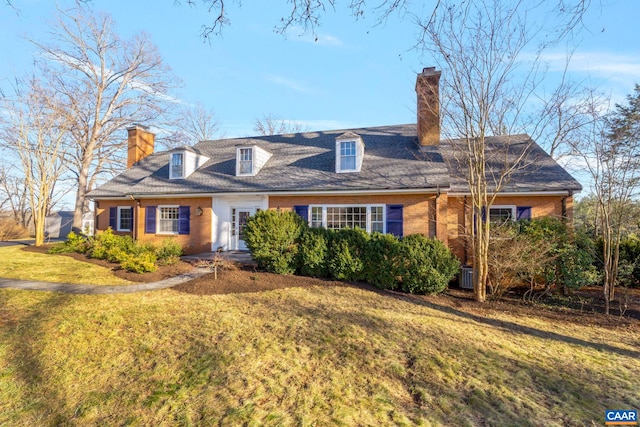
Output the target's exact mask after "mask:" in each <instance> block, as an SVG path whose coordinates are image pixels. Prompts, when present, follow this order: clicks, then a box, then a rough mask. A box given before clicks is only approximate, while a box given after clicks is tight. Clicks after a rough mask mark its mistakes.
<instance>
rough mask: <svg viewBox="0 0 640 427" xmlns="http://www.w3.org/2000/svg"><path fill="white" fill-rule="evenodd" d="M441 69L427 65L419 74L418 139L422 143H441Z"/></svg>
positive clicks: (417, 85) (417, 92)
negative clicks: (437, 69)
mask: <svg viewBox="0 0 640 427" xmlns="http://www.w3.org/2000/svg"><path fill="white" fill-rule="evenodd" d="M440 74H441V72H440V71H436V67H427V68H424V69H423V70H422V73H420V74H418V78H417V79H416V94H417V95H418V140H419V141H420V145H422V146H428V145H439V144H440V94H439V92H440Z"/></svg>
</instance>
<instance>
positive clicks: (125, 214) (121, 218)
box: [117, 206, 133, 231]
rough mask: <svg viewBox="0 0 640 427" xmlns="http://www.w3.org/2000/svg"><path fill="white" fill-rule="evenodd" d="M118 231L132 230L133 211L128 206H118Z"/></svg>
mask: <svg viewBox="0 0 640 427" xmlns="http://www.w3.org/2000/svg"><path fill="white" fill-rule="evenodd" d="M117 225H118V231H131V229H132V228H133V209H132V208H130V207H129V206H118V222H117Z"/></svg>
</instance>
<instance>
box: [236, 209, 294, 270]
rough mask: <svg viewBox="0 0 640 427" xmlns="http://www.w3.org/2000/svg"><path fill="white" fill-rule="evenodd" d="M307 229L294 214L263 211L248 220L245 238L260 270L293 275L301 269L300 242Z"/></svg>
mask: <svg viewBox="0 0 640 427" xmlns="http://www.w3.org/2000/svg"><path fill="white" fill-rule="evenodd" d="M305 227H306V225H305V223H304V222H303V220H302V218H300V216H299V215H298V214H296V213H294V212H278V211H274V210H266V211H260V212H258V213H257V214H255V215H254V216H252V217H250V218H249V219H248V220H247V225H246V226H245V229H244V238H245V242H246V243H247V247H248V248H249V250H251V253H252V255H253V259H255V260H256V262H257V263H258V266H259V267H261V268H264V269H266V270H267V271H270V272H272V273H279V274H292V273H294V272H295V271H296V270H297V265H296V262H297V253H298V244H297V240H298V238H299V237H300V234H301V233H302V231H303V229H304V228H305Z"/></svg>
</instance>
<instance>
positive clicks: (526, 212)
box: [516, 206, 531, 220]
mask: <svg viewBox="0 0 640 427" xmlns="http://www.w3.org/2000/svg"><path fill="white" fill-rule="evenodd" d="M516 219H517V220H521V219H531V206H518V207H517V208H516Z"/></svg>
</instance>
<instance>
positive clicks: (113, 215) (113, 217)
mask: <svg viewBox="0 0 640 427" xmlns="http://www.w3.org/2000/svg"><path fill="white" fill-rule="evenodd" d="M117 221H118V208H115V207H114V208H109V227H111V229H112V230H113V231H116V230H117V227H116V222H117Z"/></svg>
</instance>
